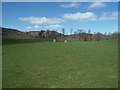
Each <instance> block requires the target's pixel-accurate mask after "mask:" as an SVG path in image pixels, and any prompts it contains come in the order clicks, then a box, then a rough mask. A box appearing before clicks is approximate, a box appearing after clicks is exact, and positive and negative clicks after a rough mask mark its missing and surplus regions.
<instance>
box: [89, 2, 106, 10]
mask: <svg viewBox="0 0 120 90" xmlns="http://www.w3.org/2000/svg"><path fill="white" fill-rule="evenodd" d="M105 6H106V4H105V3H103V2H93V3H92V4H90V6H89V7H88V8H89V9H93V8H103V7H105Z"/></svg>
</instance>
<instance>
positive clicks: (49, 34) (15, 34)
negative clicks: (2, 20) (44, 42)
mask: <svg viewBox="0 0 120 90" xmlns="http://www.w3.org/2000/svg"><path fill="white" fill-rule="evenodd" d="M0 32H2V34H1V36H2V38H3V39H36V38H55V37H57V36H60V35H62V34H61V33H58V32H56V31H49V30H47V31H46V30H40V31H29V32H22V31H20V30H17V29H11V28H1V30H0Z"/></svg>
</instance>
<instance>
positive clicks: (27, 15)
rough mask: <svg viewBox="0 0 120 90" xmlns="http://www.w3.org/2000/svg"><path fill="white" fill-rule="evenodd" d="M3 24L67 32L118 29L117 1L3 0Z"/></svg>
mask: <svg viewBox="0 0 120 90" xmlns="http://www.w3.org/2000/svg"><path fill="white" fill-rule="evenodd" d="M2 27H6V28H14V29H18V30H21V31H24V32H26V31H38V30H55V31H58V32H61V31H62V29H63V28H65V34H70V33H71V28H72V31H73V32H72V33H74V31H77V30H78V29H82V30H84V31H86V32H88V30H91V32H92V33H94V32H101V33H105V32H111V33H112V32H115V31H118V3H117V2H2Z"/></svg>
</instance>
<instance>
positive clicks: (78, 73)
mask: <svg viewBox="0 0 120 90" xmlns="http://www.w3.org/2000/svg"><path fill="white" fill-rule="evenodd" d="M2 55H3V88H117V87H118V44H117V40H110V41H97V42H68V43H64V42H57V43H53V42H51V41H44V42H43V41H41V40H40V41H39V40H36V41H34V40H20V41H18V40H7V41H4V42H3V54H2Z"/></svg>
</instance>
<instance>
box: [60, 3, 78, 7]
mask: <svg viewBox="0 0 120 90" xmlns="http://www.w3.org/2000/svg"><path fill="white" fill-rule="evenodd" d="M60 7H62V8H79V7H80V4H79V3H77V2H71V3H67V4H60Z"/></svg>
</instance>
